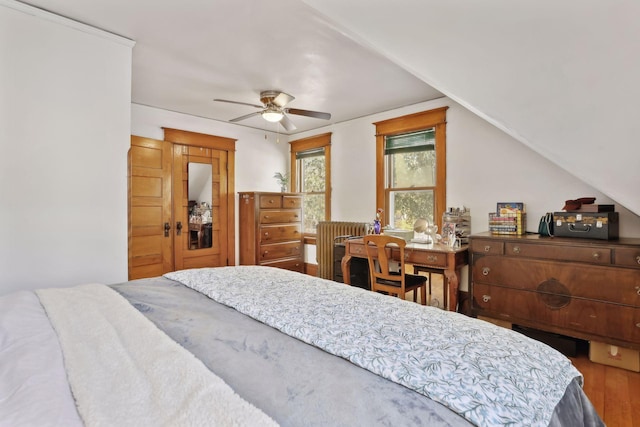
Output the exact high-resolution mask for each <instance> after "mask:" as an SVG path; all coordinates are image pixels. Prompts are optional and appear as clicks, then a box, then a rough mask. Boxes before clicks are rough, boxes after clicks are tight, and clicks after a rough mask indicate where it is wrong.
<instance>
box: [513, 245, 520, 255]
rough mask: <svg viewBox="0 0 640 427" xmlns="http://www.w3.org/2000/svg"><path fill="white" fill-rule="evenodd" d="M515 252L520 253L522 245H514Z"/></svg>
mask: <svg viewBox="0 0 640 427" xmlns="http://www.w3.org/2000/svg"><path fill="white" fill-rule="evenodd" d="M513 253H514V254H519V253H520V246H514V247H513Z"/></svg>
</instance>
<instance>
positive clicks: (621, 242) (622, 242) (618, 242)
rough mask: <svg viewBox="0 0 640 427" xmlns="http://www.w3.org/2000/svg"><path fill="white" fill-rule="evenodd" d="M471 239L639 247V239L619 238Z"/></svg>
mask: <svg viewBox="0 0 640 427" xmlns="http://www.w3.org/2000/svg"><path fill="white" fill-rule="evenodd" d="M470 238H471V239H474V238H476V239H478V238H482V239H496V240H503V241H526V242H531V243H551V244H557V245H567V246H572V245H574V246H575V245H581V246H591V245H598V246H640V238H632V237H621V238H619V239H615V240H598V239H582V238H578V237H574V238H571V237H547V236H541V235H539V234H537V233H527V234H523V235H521V236H516V235H510V234H493V233H491V232H489V231H485V232H483V233H476V234H472V235H471V236H470Z"/></svg>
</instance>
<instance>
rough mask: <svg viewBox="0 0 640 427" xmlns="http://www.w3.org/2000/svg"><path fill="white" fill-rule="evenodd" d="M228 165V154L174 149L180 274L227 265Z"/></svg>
mask: <svg viewBox="0 0 640 427" xmlns="http://www.w3.org/2000/svg"><path fill="white" fill-rule="evenodd" d="M226 164H227V152H226V151H220V150H213V149H211V148H206V147H190V146H186V145H178V144H176V145H174V147H173V171H174V173H173V188H174V191H173V196H174V202H173V209H174V217H175V220H176V221H177V226H176V227H177V230H176V231H177V232H176V236H175V240H174V247H175V268H176V270H182V269H185V268H200V267H217V266H222V265H227V251H228V248H227V245H226V241H227V231H228V230H227V228H226V224H227V199H226V198H224V197H221V188H224V187H226V176H225V175H224V174H223V173H222V172H223V171H226V169H227V168H226ZM223 225H225V226H223Z"/></svg>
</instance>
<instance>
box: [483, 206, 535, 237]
mask: <svg viewBox="0 0 640 427" xmlns="http://www.w3.org/2000/svg"><path fill="white" fill-rule="evenodd" d="M526 221H527V214H526V212H525V207H524V203H522V202H515V203H504V202H500V203H498V204H497V205H496V211H495V212H490V213H489V231H490V232H491V233H492V234H514V235H521V234H525V233H526V231H527V223H526Z"/></svg>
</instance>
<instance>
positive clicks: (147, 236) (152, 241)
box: [128, 136, 174, 280]
mask: <svg viewBox="0 0 640 427" xmlns="http://www.w3.org/2000/svg"><path fill="white" fill-rule="evenodd" d="M171 146H172V144H171V143H169V142H165V141H157V140H154V139H149V138H141V137H138V136H132V137H131V148H130V149H129V154H128V187H129V188H128V193H129V194H128V200H129V203H128V207H129V252H128V258H129V280H133V279H139V278H143V277H153V276H160V275H162V274H164V273H167V272H169V271H173V269H174V264H173V239H172V232H171V231H172V230H171V229H168V230H165V227H171V226H172V224H173V220H172V210H171V204H172V196H171V184H172V183H171V163H172V150H171Z"/></svg>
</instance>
